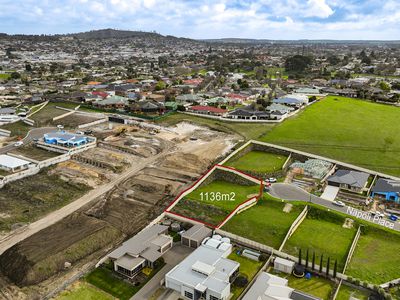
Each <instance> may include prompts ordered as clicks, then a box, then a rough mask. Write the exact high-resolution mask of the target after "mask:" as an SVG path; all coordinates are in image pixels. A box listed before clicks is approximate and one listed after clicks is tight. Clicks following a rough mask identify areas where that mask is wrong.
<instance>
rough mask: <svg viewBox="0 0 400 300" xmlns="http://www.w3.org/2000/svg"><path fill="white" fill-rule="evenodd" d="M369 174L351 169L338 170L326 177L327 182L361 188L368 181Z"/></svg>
mask: <svg viewBox="0 0 400 300" xmlns="http://www.w3.org/2000/svg"><path fill="white" fill-rule="evenodd" d="M368 177H369V174H367V173H364V172H358V171H351V170H338V171H336V173H335V174H333V175H332V176H330V177H328V179H327V180H328V182H336V183H339V184H348V185H350V186H353V187H358V188H363V187H364V186H365V184H366V183H367V181H368Z"/></svg>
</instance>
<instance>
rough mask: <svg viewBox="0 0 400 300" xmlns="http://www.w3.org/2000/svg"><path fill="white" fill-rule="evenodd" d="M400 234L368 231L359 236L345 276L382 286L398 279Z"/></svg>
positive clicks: (376, 230) (399, 273) (399, 274)
mask: <svg viewBox="0 0 400 300" xmlns="http://www.w3.org/2000/svg"><path fill="white" fill-rule="evenodd" d="M399 253H400V234H398V233H394V232H393V233H391V232H388V231H385V230H379V229H372V228H371V229H369V231H367V233H366V234H361V236H360V239H359V240H358V243H357V247H356V250H355V252H354V254H353V257H352V259H351V261H350V264H349V267H348V269H347V271H346V274H347V275H350V276H352V277H355V278H359V279H361V280H364V281H368V282H370V283H374V284H382V283H384V282H387V281H391V280H393V279H396V278H399V277H400V268H399V266H400V255H399Z"/></svg>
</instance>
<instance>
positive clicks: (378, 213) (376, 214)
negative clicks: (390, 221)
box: [371, 210, 385, 218]
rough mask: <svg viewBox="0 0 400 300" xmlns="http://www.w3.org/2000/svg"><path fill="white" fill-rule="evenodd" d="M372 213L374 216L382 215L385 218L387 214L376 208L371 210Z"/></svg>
mask: <svg viewBox="0 0 400 300" xmlns="http://www.w3.org/2000/svg"><path fill="white" fill-rule="evenodd" d="M371 214H372V215H373V216H378V217H381V218H383V217H384V216H385V214H384V213H381V212H379V211H376V210H373V211H371Z"/></svg>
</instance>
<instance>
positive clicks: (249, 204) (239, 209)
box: [217, 197, 257, 228]
mask: <svg viewBox="0 0 400 300" xmlns="http://www.w3.org/2000/svg"><path fill="white" fill-rule="evenodd" d="M256 204H257V197H253V198H251V199H250V200H248V201H246V202H244V203H242V204H240V205H239V206H238V207H236V209H235V210H234V211H232V212H231V213H230V214H229V215H228V217H226V218H225V220H223V221H222V222H221V224H219V225H218V227H217V228H221V227H222V226H224V225H225V224H226V222H228V221H229V220H230V219H231V218H233V217H234V216H235V215H237V214H240V213H241V212H243V211H245V210H247V209H249V208H250V207H252V206H254V205H256Z"/></svg>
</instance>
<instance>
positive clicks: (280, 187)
mask: <svg viewBox="0 0 400 300" xmlns="http://www.w3.org/2000/svg"><path fill="white" fill-rule="evenodd" d="M269 194H270V195H271V196H273V197H275V198H279V199H284V200H288V201H296V200H297V201H299V200H300V201H306V202H312V203H315V204H319V205H321V206H324V207H326V208H328V209H331V210H335V211H338V212H341V213H344V214H347V215H350V214H349V213H348V206H347V205H346V206H344V207H340V206H337V205H335V204H333V202H332V201H330V200H325V199H322V198H320V197H317V196H315V195H312V194H310V193H308V192H306V191H305V190H303V189H301V188H299V187H297V186H295V185H292V184H287V183H274V184H272V185H271V187H270V191H269ZM352 211H353V212H354V211H357V212H360V214H362V213H365V212H363V211H361V210H358V209H355V208H354V209H353V208H352ZM353 217H354V216H353ZM366 221H369V220H366ZM387 221H388V222H390V223H394V228H393V229H394V230H397V231H400V223H399V222H392V221H389V220H387ZM369 222H371V223H374V224H377V223H376V222H372V221H369Z"/></svg>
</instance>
